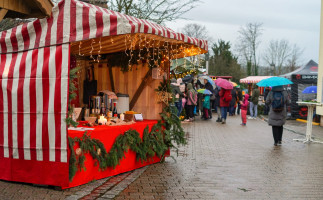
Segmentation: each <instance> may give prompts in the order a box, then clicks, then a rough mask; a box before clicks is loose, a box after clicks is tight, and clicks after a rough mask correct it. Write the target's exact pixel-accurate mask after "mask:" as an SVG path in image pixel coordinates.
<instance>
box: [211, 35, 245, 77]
mask: <svg viewBox="0 0 323 200" xmlns="http://www.w3.org/2000/svg"><path fill="white" fill-rule="evenodd" d="M212 51H213V53H214V55H213V56H212V57H211V59H210V66H209V74H212V75H216V76H232V77H233V81H238V80H239V79H240V78H241V77H242V76H244V73H243V70H242V69H241V66H240V65H239V64H238V58H237V57H235V56H234V55H233V54H232V52H231V44H230V42H225V41H224V40H221V39H220V40H218V42H217V43H214V44H213V46H212Z"/></svg>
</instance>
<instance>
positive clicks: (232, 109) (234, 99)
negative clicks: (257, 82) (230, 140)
mask: <svg viewBox="0 0 323 200" xmlns="http://www.w3.org/2000/svg"><path fill="white" fill-rule="evenodd" d="M231 96H232V99H231V101H230V106H229V115H230V116H233V115H235V105H236V103H237V91H236V89H235V88H233V89H232V90H231Z"/></svg>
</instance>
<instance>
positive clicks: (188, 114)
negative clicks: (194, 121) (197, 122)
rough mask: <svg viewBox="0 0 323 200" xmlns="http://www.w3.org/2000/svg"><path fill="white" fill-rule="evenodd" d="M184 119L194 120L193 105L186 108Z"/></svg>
mask: <svg viewBox="0 0 323 200" xmlns="http://www.w3.org/2000/svg"><path fill="white" fill-rule="evenodd" d="M185 108H186V118H187V119H189V118H194V108H195V106H194V105H187V106H186V107H185Z"/></svg>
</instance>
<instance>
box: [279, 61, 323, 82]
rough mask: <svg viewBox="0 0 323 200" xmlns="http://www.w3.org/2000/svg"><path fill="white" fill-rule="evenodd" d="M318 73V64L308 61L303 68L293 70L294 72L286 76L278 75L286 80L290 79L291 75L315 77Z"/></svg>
mask: <svg viewBox="0 0 323 200" xmlns="http://www.w3.org/2000/svg"><path fill="white" fill-rule="evenodd" d="M317 73H318V64H317V63H316V62H315V61H313V60H310V61H309V62H308V63H307V64H306V65H305V66H303V67H301V68H299V69H297V70H295V71H292V72H289V73H287V74H283V75H280V76H281V77H285V78H288V79H291V77H292V75H293V74H299V75H317Z"/></svg>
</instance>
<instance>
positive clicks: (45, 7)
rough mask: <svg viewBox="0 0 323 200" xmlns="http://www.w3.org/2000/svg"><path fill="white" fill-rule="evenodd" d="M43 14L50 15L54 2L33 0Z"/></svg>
mask: <svg viewBox="0 0 323 200" xmlns="http://www.w3.org/2000/svg"><path fill="white" fill-rule="evenodd" d="M34 1H35V3H36V4H37V6H38V8H39V9H40V10H41V12H42V13H43V14H44V16H50V14H51V13H52V8H53V6H54V4H53V3H52V2H51V1H50V0H34Z"/></svg>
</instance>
